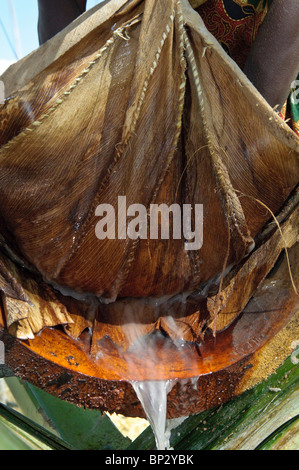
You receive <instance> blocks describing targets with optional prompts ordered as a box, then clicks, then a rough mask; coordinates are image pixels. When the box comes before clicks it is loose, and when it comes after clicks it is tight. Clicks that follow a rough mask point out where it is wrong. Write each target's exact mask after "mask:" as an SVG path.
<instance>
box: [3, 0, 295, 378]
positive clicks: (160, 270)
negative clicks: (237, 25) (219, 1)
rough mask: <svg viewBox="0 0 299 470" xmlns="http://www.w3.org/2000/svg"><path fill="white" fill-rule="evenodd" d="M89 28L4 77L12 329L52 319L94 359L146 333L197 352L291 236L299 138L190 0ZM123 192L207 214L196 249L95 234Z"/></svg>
mask: <svg viewBox="0 0 299 470" xmlns="http://www.w3.org/2000/svg"><path fill="white" fill-rule="evenodd" d="M84 18H86V20H85V21H83V22H82V19H80V20H78V21H77V22H75V24H74V25H71V26H70V27H69V28H68V29H67V30H66V31H64V32H62V33H60V34H59V35H58V36H57V37H56V38H53V40H51V41H49V43H47V44H45V45H44V46H43V47H42V48H41V49H40V51H41V52H40V54H33V56H32V57H28V59H26V60H25V61H22V62H21V63H19V64H16V66H15V67H14V68H12V69H11V70H9V71H8V72H7V74H5V75H4V76H3V80H4V82H5V84H7V87H6V91H7V93H8V97H7V100H6V101H5V103H4V104H3V105H2V106H1V107H0V128H1V136H0V145H1V148H0V195H1V196H0V227H1V228H0V235H1V244H2V252H1V253H2V254H1V265H0V289H1V291H2V293H3V306H4V312H5V317H6V326H7V327H8V328H9V332H10V333H11V334H12V335H14V336H16V337H18V338H20V339H26V338H27V339H30V338H33V337H34V335H36V334H37V333H39V332H40V331H42V330H43V329H44V328H45V327H49V326H51V327H53V326H57V325H63V327H64V334H65V333H66V334H67V335H68V336H69V337H70V338H74V339H76V340H78V339H79V338H81V339H82V345H83V346H82V348H83V349H84V348H85V346H86V344H87V343H86V342H84V341H85V340H84V339H83V336H84V335H82V333H84V332H85V333H86V332H87V331H89V332H90V331H91V332H92V339H91V340H90V339H88V347H87V349H86V351H87V353H88V354H90V355H91V358H92V359H93V360H94V361H95V363H96V361H97V360H98V359H99V357H100V356H101V354H102V353H103V351H104V352H105V351H108V350H109V351H110V352H111V348H112V350H113V348H116V349H115V354H116V356H117V354H119V351H120V348H121V350H122V351H125V350H127V349H128V348H129V346H130V345H132V343H134V342H135V344H136V341H137V342H138V339H139V338H142V337H144V336H145V335H148V334H149V333H151V332H153V331H159V332H162V333H163V334H166V335H167V336H168V337H170V338H171V339H172V340H173V341H176V340H181V339H184V340H185V341H190V342H193V343H195V344H196V343H199V342H200V341H201V340H202V338H203V336H204V332H205V331H206V330H207V328H208V327H210V328H212V329H213V330H214V332H215V331H220V330H222V329H224V328H225V327H227V326H228V325H229V324H231V323H232V321H233V320H234V319H235V318H236V317H237V316H238V315H239V314H240V313H241V312H242V311H243V309H244V307H245V306H246V304H247V303H248V301H249V300H250V298H251V297H252V296H253V295H254V293H255V292H256V290H257V289H258V287H259V285H260V284H261V282H262V281H263V280H264V279H265V278H266V276H267V275H268V273H269V272H270V270H271V269H272V267H273V266H274V264H275V262H276V261H277V259H278V257H279V255H280V253H281V252H282V251H283V250H284V248H285V247H288V248H291V247H292V246H294V245H295V244H296V242H297V241H298V239H297V238H298V216H297V212H296V205H297V202H298V201H297V200H296V197H297V193H296V191H295V188H296V186H297V184H298V179H299V178H298V176H299V159H298V150H299V141H298V138H297V137H296V135H295V134H294V133H293V132H292V130H291V129H289V127H288V126H287V124H286V123H284V122H283V121H282V120H281V119H280V118H279V117H278V115H277V114H276V113H275V111H274V110H272V109H271V108H270V107H269V106H268V104H267V103H266V102H265V101H264V100H263V98H262V97H261V96H260V95H259V94H258V92H257V91H256V90H255V89H254V87H253V86H252V85H251V84H250V82H249V81H248V80H247V78H246V77H245V76H244V75H243V73H242V72H241V70H240V69H239V68H238V67H237V65H236V64H235V63H234V62H233V61H232V60H231V59H230V58H229V57H228V56H227V55H226V54H225V52H224V51H223V50H222V48H221V47H220V45H219V44H218V43H217V41H216V40H215V39H214V38H213V36H212V35H211V34H210V33H208V31H207V30H206V28H205V27H204V24H203V22H202V21H201V18H200V17H199V15H198V14H197V13H196V12H195V11H194V10H193V9H192V8H191V7H190V4H189V2H187V0H181V1H179V0H167V1H163V2H157V1H154V0H130V1H124V0H111V1H110V2H106V3H105V4H104V6H102V5H101V6H99V7H97V9H96V10H95V11H94V12H91V13H90V14H87V15H86V16H85V17H83V19H84ZM80 22H81V23H80ZM74 26H76V29H75V30H74V31H73V32H72V29H73V28H74ZM61 41H62V42H61ZM33 62H34V63H35V71H33V70H32V69H30V70H29V65H30V64H31V63H33ZM17 74H18V77H16V75H17ZM292 193H293V196H292V198H291V201H292V204H293V205H290V204H291V203H287V202H286V201H287V200H288V199H289V198H290V197H291V194H292ZM119 196H126V198H127V206H129V205H131V204H136V203H138V204H142V205H144V206H145V207H146V208H147V209H148V210H149V209H150V205H151V204H161V203H165V204H167V205H168V206H170V205H171V204H174V203H177V204H179V205H180V206H181V207H182V206H183V205H184V204H191V205H193V206H194V205H195V204H203V207H204V235H203V246H202V248H201V249H200V250H197V251H186V249H185V240H184V239H180V240H159V239H158V240H151V239H147V240H142V239H137V240H132V239H131V238H129V237H124V238H123V239H117V238H116V239H115V240H111V239H105V240H101V241H100V240H98V239H97V238H96V233H95V228H96V224H97V222H98V217H97V216H96V208H97V206H98V205H99V204H102V203H105V204H111V205H112V206H113V207H114V208H117V207H118V197H119ZM294 201H295V202H294ZM296 201H297V202H296ZM285 205H286V207H287V209H286V212H287V217H284V218H282V222H283V224H282V229H281V230H282V231H278V230H276V231H275V230H272V231H270V232H269V233H268V232H267V233H266V234H265V237H264V238H263V237H261V234H262V233H264V232H263V229H264V227H265V226H267V224H268V223H269V220H271V219H272V215H271V214H273V213H279V212H281V210H282V209H283V207H284V206H285ZM119 217H120V214H117V223H118V220H119ZM170 232H171V230H170ZM255 243H257V248H256V249H255V250H254V246H255ZM252 250H254V251H253V253H251V252H252ZM250 253H251V255H250ZM292 268H293V270H298V267H297V266H295V267H294V266H293V267H292ZM228 271H230V274H229V275H228V277H226V276H225V275H226V274H227V272H228ZM295 274H296V273H295ZM219 291H220V295H219ZM295 303H296V302H295ZM295 303H294V304H292V307H291V311H292V312H294V308H295V307H294V305H295ZM289 315H290V310H288V313H287V318H289ZM282 324H283V321H282ZM132 325H134V326H132ZM273 331H274V330H273ZM85 333H84V334H85ZM84 338H85V336H84ZM50 343H51V341H50ZM50 343H49V344H50ZM35 344H37V343H35ZM44 346H45V345H44ZM84 350H85V349H84ZM114 366H115V364H114ZM112 375H113V374H112ZM114 375H115V373H114Z"/></svg>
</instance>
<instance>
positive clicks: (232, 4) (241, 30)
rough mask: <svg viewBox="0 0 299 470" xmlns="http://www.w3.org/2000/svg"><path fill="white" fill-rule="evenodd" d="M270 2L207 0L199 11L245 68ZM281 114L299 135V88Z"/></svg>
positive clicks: (214, 33)
mask: <svg viewBox="0 0 299 470" xmlns="http://www.w3.org/2000/svg"><path fill="white" fill-rule="evenodd" d="M270 3H271V0H206V2H204V3H203V4H202V5H201V6H199V7H198V8H196V11H198V13H199V14H200V16H201V17H202V19H203V21H204V23H205V25H206V27H207V29H208V30H209V31H210V32H211V33H212V34H213V36H215V38H216V39H217V40H218V41H219V43H220V44H221V45H222V47H223V48H224V49H225V51H226V52H227V53H228V54H229V55H230V56H231V57H232V58H233V59H234V60H235V62H236V63H237V64H238V65H239V66H240V67H241V68H243V67H244V65H245V62H246V59H247V56H248V54H249V51H250V48H251V46H252V43H253V41H254V39H255V37H256V35H257V32H258V29H259V27H260V25H261V24H262V22H263V21H264V19H265V17H266V15H267V13H268V9H269V6H270ZM298 79H299V76H298ZM297 83H298V87H299V81H298V82H297ZM295 85H296V83H295ZM280 116H281V117H282V118H283V119H285V120H287V122H288V124H289V125H290V127H291V128H292V129H293V130H294V131H295V132H296V134H297V135H298V136H299V90H297V92H296V91H295V90H294V89H293V90H292V92H291V93H290V98H289V99H288V101H287V102H286V103H285V105H284V107H283V109H282V110H281V112H280Z"/></svg>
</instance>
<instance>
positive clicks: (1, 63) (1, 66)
mask: <svg viewBox="0 0 299 470" xmlns="http://www.w3.org/2000/svg"><path fill="white" fill-rule="evenodd" d="M13 63H14V62H13V60H6V59H0V75H2V73H3V72H5V70H6V69H7V68H8V67H9V66H10V65H11V64H13Z"/></svg>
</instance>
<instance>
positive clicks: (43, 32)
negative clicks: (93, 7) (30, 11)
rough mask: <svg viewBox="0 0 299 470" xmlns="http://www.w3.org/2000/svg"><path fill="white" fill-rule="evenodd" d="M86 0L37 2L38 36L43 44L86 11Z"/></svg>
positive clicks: (44, 0)
mask: <svg viewBox="0 0 299 470" xmlns="http://www.w3.org/2000/svg"><path fill="white" fill-rule="evenodd" d="M86 2H87V0H38V10H39V18H38V36H39V43H40V44H43V43H44V42H46V41H48V39H50V38H51V37H53V36H55V34H57V33H59V31H61V30H62V29H64V28H65V27H66V26H67V25H68V24H70V23H71V22H72V21H74V20H75V19H76V18H77V17H78V16H80V15H82V13H84V12H85V10H86Z"/></svg>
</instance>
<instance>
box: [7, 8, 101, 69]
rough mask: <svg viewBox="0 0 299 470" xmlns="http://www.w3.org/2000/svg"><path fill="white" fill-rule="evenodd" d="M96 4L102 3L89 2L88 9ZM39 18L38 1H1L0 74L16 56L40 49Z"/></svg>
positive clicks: (22, 55)
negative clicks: (13, 11)
mask: <svg viewBox="0 0 299 470" xmlns="http://www.w3.org/2000/svg"><path fill="white" fill-rule="evenodd" d="M61 1H63V0H61ZM11 3H12V5H13V6H14V10H15V15H16V21H17V24H18V31H19V37H20V40H19V41H18V39H17V36H18V35H16V34H14V26H13V20H12V18H13V16H12V12H11V8H10V4H11ZM96 3H100V2H98V1H96V0H89V1H88V7H89V8H90V7H92V6H94V5H95V4H96ZM37 17H38V11H37V0H12V1H10V0H0V74H1V72H2V71H3V69H4V68H5V66H6V64H9V63H10V62H14V61H16V60H17V59H16V56H18V57H20V58H21V57H24V56H25V55H27V54H29V53H30V52H32V51H33V50H34V49H36V48H37V47H38V36H37ZM7 36H8V38H9V39H8V38H7ZM18 44H19V45H20V46H19V47H18Z"/></svg>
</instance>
